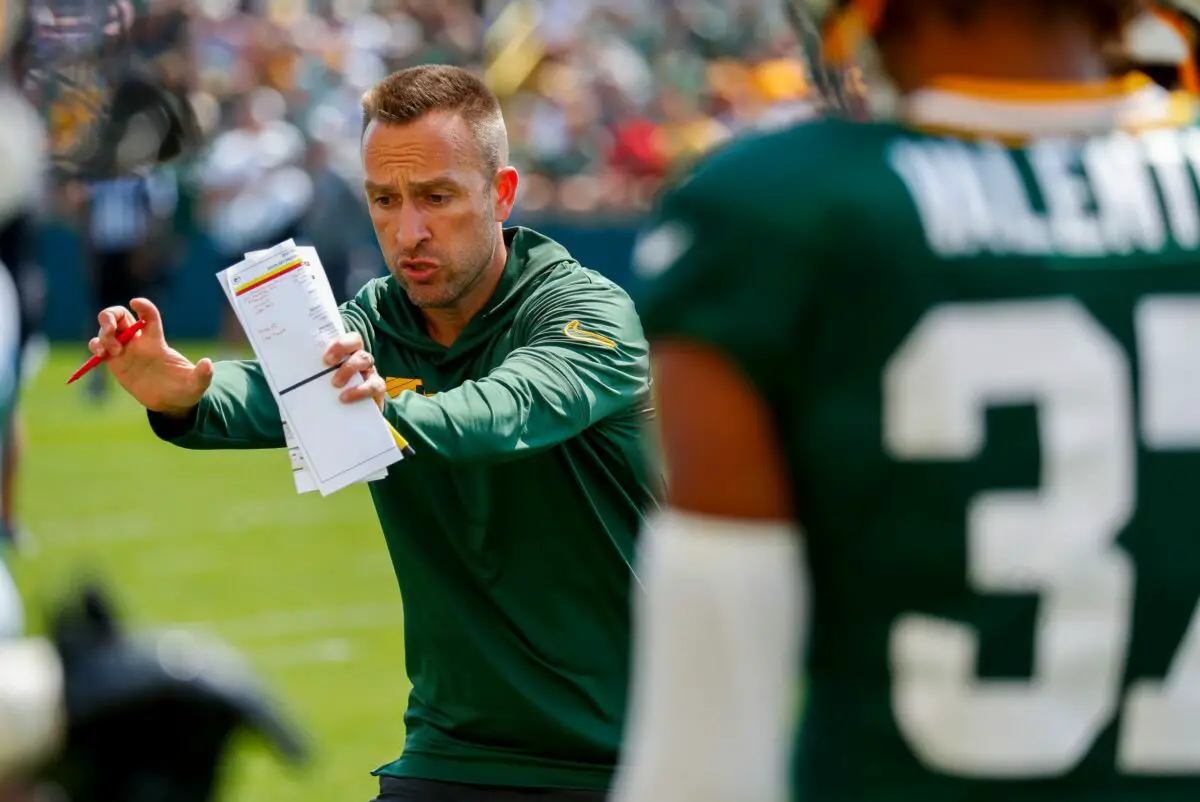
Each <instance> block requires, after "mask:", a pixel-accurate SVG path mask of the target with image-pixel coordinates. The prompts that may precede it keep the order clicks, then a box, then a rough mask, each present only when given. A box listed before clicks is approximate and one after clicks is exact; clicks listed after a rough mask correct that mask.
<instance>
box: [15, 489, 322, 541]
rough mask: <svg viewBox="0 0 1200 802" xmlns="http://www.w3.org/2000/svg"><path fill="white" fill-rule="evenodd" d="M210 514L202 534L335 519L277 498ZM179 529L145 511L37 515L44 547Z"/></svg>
mask: <svg viewBox="0 0 1200 802" xmlns="http://www.w3.org/2000/svg"><path fill="white" fill-rule="evenodd" d="M214 518H215V520H212V521H211V522H210V523H208V524H206V525H205V529H204V531H205V534H206V535H236V534H241V533H243V532H245V531H246V530H247V529H251V528H254V527H258V526H281V525H282V526H285V527H287V528H289V529H298V528H317V529H319V528H322V527H325V526H326V525H329V524H333V523H335V520H334V518H332V517H330V518H329V519H328V520H326V519H324V518H322V517H319V516H314V514H313V511H312V509H310V508H308V506H307V505H305V504H281V503H280V502H279V500H278V499H272V500H270V501H244V502H241V503H235V504H233V505H231V506H228V507H224V508H222V509H221V510H220V512H219V513H218V514H217V515H216V516H214ZM179 531H180V530H179V529H178V528H177V527H175V526H173V525H172V524H171V522H170V521H165V520H162V519H160V518H157V517H155V516H151V515H147V514H145V513H114V514H96V513H90V514H87V515H64V516H61V517H54V518H44V519H41V520H40V521H39V523H38V531H37V534H38V535H39V539H40V540H41V542H42V544H43V545H44V546H45V547H46V548H48V549H54V548H56V547H58V546H62V545H71V544H75V543H115V542H126V541H131V540H132V541H136V540H150V539H163V540H165V539H167V538H170V537H173V536H175V535H176V533H178V532H179ZM191 534H192V533H191V532H190V531H189V532H188V535H189V536H190V535H191Z"/></svg>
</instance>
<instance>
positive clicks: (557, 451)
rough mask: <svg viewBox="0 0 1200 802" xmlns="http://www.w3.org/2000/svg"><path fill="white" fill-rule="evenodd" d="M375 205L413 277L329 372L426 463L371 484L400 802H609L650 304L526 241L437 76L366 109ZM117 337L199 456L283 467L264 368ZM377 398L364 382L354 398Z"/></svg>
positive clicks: (354, 328)
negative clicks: (390, 612) (391, 627)
mask: <svg viewBox="0 0 1200 802" xmlns="http://www.w3.org/2000/svg"><path fill="white" fill-rule="evenodd" d="M363 109H364V119H363V143H362V157H363V166H364V170H365V177H366V181H365V187H366V193H367V199H368V201H369V204H370V209H371V216H372V220H373V223H374V226H375V231H376V234H377V236H378V239H379V245H380V248H381V249H382V251H383V254H384V256H385V257H386V259H387V263H388V266H389V269H390V273H391V275H390V276H388V277H387V278H382V279H377V280H375V281H372V282H371V283H369V284H368V285H367V286H366V287H365V288H364V289H363V290H362V291H361V292H360V293H359V294H358V296H357V297H356V298H354V299H353V300H351V301H350V302H348V303H346V304H345V305H344V306H343V307H342V314H343V317H344V319H345V321H346V325H347V329H348V330H349V332H350V333H349V334H348V335H346V336H345V337H343V338H342V339H340V340H339V341H337V342H336V343H334V344H333V345H332V346H331V347H330V349H329V353H328V359H329V362H330V364H331V366H332V365H338V364H340V367H339V368H338V369H337V370H335V371H334V372H333V373H332V374H331V376H332V382H333V384H334V386H335V387H337V388H340V390H334V389H331V390H330V392H339V391H340V393H341V397H342V398H343V399H344V400H345V401H346V402H347V403H371V401H370V400H369V399H373V400H374V402H375V403H378V404H379V405H380V407H381V408H382V410H383V414H384V415H385V416H386V417H387V420H388V421H389V422H390V423H391V424H392V425H393V426H394V427H395V428H396V429H397V430H398V431H399V432H400V433H401V434H402V435H403V436H404V437H405V438H406V439H407V440H408V441H409V442H410V443H411V444H412V446H413V448H414V449H415V452H416V453H415V456H413V457H411V458H410V459H407V460H405V461H404V462H403V463H402V464H400V465H397V466H395V467H394V468H393V469H392V470H391V471H389V474H388V477H387V478H386V479H384V480H382V481H378V482H374V483H372V484H371V495H372V498H373V500H374V503H375V508H376V510H377V512H378V514H379V519H380V522H381V524H382V527H383V532H384V536H385V539H386V541H387V546H388V549H389V551H390V554H391V557H392V562H393V565H394V567H395V571H396V577H397V579H398V581H399V585H400V589H401V595H402V597H403V599H404V632H405V648H406V663H407V671H408V676H409V679H410V680H411V682H412V686H413V689H412V693H411V695H410V697H409V704H408V709H407V712H406V715H405V724H406V727H407V734H406V740H405V746H404V750H403V754H402V755H401V756H400V757H399V758H398V759H397V760H395V761H394V762H392V763H389V764H387V765H385V766H382V767H381V768H379V769H377V770H376V771H375V774H377V775H379V776H380V796H379V800H380V801H381V802H383V801H384V800H386V802H400V801H401V800H406V801H407V800H422V801H425V800H438V801H441V800H453V801H454V802H474V801H475V800H480V801H482V800H489V802H505V800H510V801H515V800H523V799H534V798H536V799H538V800H542V801H543V802H552V800H600V799H603V797H604V791H605V789H607V787H608V785H609V782H610V778H611V775H612V773H613V770H614V766H615V764H616V761H617V750H618V742H619V739H620V735H621V729H622V721H623V711H624V707H625V698H626V686H627V666H628V663H629V649H630V643H629V638H630V613H629V606H630V591H631V586H632V584H633V582H634V578H633V576H632V572H631V570H630V564H631V562H632V560H633V547H634V541H635V536H636V533H637V532H638V530H639V528H640V527H641V524H642V518H643V513H644V512H646V511H647V508H648V507H649V506H651V505H653V504H654V503H655V502H654V499H655V489H656V484H657V482H656V477H657V471H656V468H655V466H654V463H653V460H648V459H647V454H646V451H645V442H644V440H643V435H642V430H643V426H644V424H645V422H646V421H647V418H648V417H649V415H650V414H651V413H650V393H649V362H648V348H647V344H646V342H645V339H644V336H643V333H642V329H641V325H640V324H639V322H638V319H637V316H636V314H635V312H634V309H633V305H632V302H631V301H630V300H629V298H628V296H627V295H626V294H625V292H624V291H622V290H621V289H620V288H619V287H618V286H616V285H615V284H614V283H612V282H611V281H609V280H607V279H605V278H604V277H603V276H601V275H599V274H597V273H595V272H592V271H591V270H587V269H585V268H583V267H581V266H580V265H579V264H578V263H577V262H576V261H575V260H573V259H572V258H571V256H570V254H569V253H567V252H566V250H564V249H563V248H562V247H561V246H560V245H558V244H557V243H555V242H553V241H551V240H549V239H547V238H546V237H544V236H542V235H540V234H538V233H537V232H535V231H532V230H530V229H528V228H520V227H517V228H505V227H504V225H503V224H504V221H505V220H506V219H507V218H508V216H509V214H510V212H511V210H512V207H513V203H514V200H515V197H516V189H517V174H516V172H515V171H514V170H513V169H512V168H511V167H508V166H507V158H508V149H507V137H506V134H505V129H504V123H503V119H502V117H501V114H500V108H499V105H498V103H497V101H496V98H495V97H494V96H493V95H492V94H491V93H490V92H489V91H488V90H487V88H486V87H485V86H484V85H483V84H482V83H481V82H480V81H479V80H478V79H477V78H475V77H474V76H472V75H471V74H470V73H468V72H466V71H463V70H460V69H456V68H451V67H442V66H423V67H417V68H414V69H410V70H406V71H402V72H399V73H396V74H394V75H392V76H390V77H389V78H387V79H385V80H384V81H383V82H382V83H380V84H379V85H378V86H377V87H375V88H374V89H373V90H372V91H371V92H369V93H367V95H366V96H365V97H364V100H363ZM131 306H132V307H133V310H134V311H136V313H137V314H138V316H140V317H141V318H143V319H145V320H146V321H147V327H146V329H145V330H144V331H143V332H142V333H141V334H139V335H137V336H136V337H135V339H133V340H132V341H131V342H130V343H129V344H128V345H124V346H122V345H121V344H120V343H119V342H118V341H117V334H118V333H119V332H120V331H121V330H123V329H124V328H125V327H127V326H129V325H131V324H132V323H133V322H134V320H135V318H134V316H133V314H132V313H131V312H130V311H128V310H126V309H124V308H121V307H116V308H110V309H106V310H104V311H103V312H101V313H100V315H99V323H100V332H99V336H98V337H97V338H95V339H93V340H92V343H91V345H92V350H93V352H94V353H97V354H103V353H107V354H108V355H109V357H110V358H109V360H108V363H107V364H108V366H109V368H110V370H111V371H112V373H113V374H114V376H115V377H116V379H117V380H118V381H119V382H120V383H121V385H122V386H123V387H124V388H125V389H126V390H127V391H128V392H129V393H130V394H131V395H132V396H133V397H134V398H136V399H137V400H138V401H139V402H141V403H142V404H143V406H145V407H146V408H147V409H148V410H149V418H150V424H151V426H152V427H153V429H154V431H155V432H156V433H157V434H158V436H160V437H162V438H164V439H166V440H168V441H170V442H173V443H175V444H177V445H179V446H182V447H185V448H196V449H211V448H278V447H282V446H283V445H284V437H283V432H282V430H281V425H280V419H279V411H278V407H277V405H276V402H275V400H274V398H273V397H272V395H271V392H270V390H269V388H268V385H267V383H266V380H265V379H264V377H263V374H262V372H261V370H260V368H259V367H258V365H257V364H256V363H254V362H218V363H216V364H214V363H213V362H211V361H210V360H208V359H202V360H200V361H199V362H198V363H195V364H193V363H192V362H191V361H190V360H188V359H187V358H186V357H184V356H183V355H182V354H180V353H179V352H177V351H175V350H173V349H172V348H170V347H169V346H168V345H167V343H166V341H165V339H164V336H163V327H162V320H161V318H160V316H159V313H158V310H157V309H155V307H154V305H153V304H151V303H150V302H149V301H148V300H145V299H134V300H133V301H132V302H131ZM356 374H359V375H361V376H362V377H363V379H364V380H363V381H362V382H361V383H359V384H353V383H352V382H351V380H352V379H354V377H355V375H356Z"/></svg>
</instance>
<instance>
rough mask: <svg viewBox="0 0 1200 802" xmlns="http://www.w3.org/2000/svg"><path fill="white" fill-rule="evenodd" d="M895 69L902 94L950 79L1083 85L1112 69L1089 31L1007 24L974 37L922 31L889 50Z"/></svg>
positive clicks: (950, 31) (948, 31) (938, 30)
mask: <svg viewBox="0 0 1200 802" xmlns="http://www.w3.org/2000/svg"><path fill="white" fill-rule="evenodd" d="M887 58H888V62H889V66H890V65H891V64H896V65H897V66H896V69H895V70H894V71H893V72H892V74H893V75H894V77H895V79H896V84H897V88H898V89H899V90H900V92H901V94H909V93H911V92H914V91H917V90H920V89H923V88H927V87H930V86H933V85H936V84H938V83H940V82H941V81H943V80H945V79H947V78H950V79H956V78H969V79H972V80H975V81H986V82H990V83H1008V84H1082V83H1094V82H1097V81H1103V80H1105V79H1107V78H1108V77H1109V76H1110V71H1109V65H1108V62H1107V61H1106V59H1105V57H1104V54H1103V53H1102V52H1101V51H1100V49H1099V47H1098V46H1097V42H1096V39H1095V37H1094V35H1093V34H1091V33H1090V32H1089V31H1088V30H1086V29H1084V28H1082V27H1079V26H1065V25H1064V26H1056V27H1053V28H1045V29H1041V30H1036V31H1034V32H1031V31H1030V29H1029V28H1028V27H1017V26H1013V27H1012V29H1008V28H1006V27H1005V26H1004V25H1003V24H1002V23H1001V24H995V25H990V26H987V27H984V26H980V27H977V28H974V29H972V30H971V31H968V32H963V31H957V30H955V29H952V28H947V27H937V28H933V29H925V30H922V31H921V32H920V33H919V35H917V36H914V37H911V38H908V39H906V41H905V42H903V43H902V44H897V45H892V46H889V52H888V53H887Z"/></svg>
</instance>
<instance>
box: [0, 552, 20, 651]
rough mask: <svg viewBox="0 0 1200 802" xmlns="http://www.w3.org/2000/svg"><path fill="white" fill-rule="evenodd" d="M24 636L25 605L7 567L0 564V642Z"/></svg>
mask: <svg viewBox="0 0 1200 802" xmlns="http://www.w3.org/2000/svg"><path fill="white" fill-rule="evenodd" d="M24 634H25V605H24V604H22V603H21V595H20V594H19V593H18V592H17V585H16V583H15V582H13V578H12V574H10V573H9V572H8V567H7V566H5V565H4V563H3V562H0V640H4V639H7V638H17V637H20V636H22V635H24Z"/></svg>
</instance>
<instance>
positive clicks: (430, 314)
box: [421, 237, 508, 348]
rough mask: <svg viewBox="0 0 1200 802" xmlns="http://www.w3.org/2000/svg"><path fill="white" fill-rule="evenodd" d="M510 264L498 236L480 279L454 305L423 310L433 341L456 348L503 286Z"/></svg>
mask: <svg viewBox="0 0 1200 802" xmlns="http://www.w3.org/2000/svg"><path fill="white" fill-rule="evenodd" d="M507 262H508V247H507V246H506V245H505V244H504V237H498V238H497V246H496V249H495V251H494V252H493V253H492V259H491V261H490V262H488V266H487V267H485V268H484V269H483V272H482V273H481V274H480V275H479V280H478V281H476V282H475V284H473V285H472V286H471V287H469V288H468V289H467V291H466V292H465V293H463V295H462V296H461V297H460V298H459V299H458V300H457V301H456V302H455V303H454V305H453V306H449V307H446V308H444V309H422V310H421V314H422V315H423V316H424V317H425V330H426V331H427V332H428V333H429V337H430V339H432V340H433V341H434V342H435V343H437V344H438V345H441V346H444V347H446V348H449V347H450V346H451V345H453V344H454V341H455V340H457V339H458V337H459V335H460V334H462V332H463V329H465V328H466V327H467V324H468V323H470V322H471V318H473V317H475V315H477V314H478V313H479V311H480V310H481V309H483V307H485V306H487V303H488V301H490V300H491V298H492V295H493V294H494V293H495V292H496V287H497V286H499V284H500V278H501V277H502V276H503V275H504V266H505V264H507Z"/></svg>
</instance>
